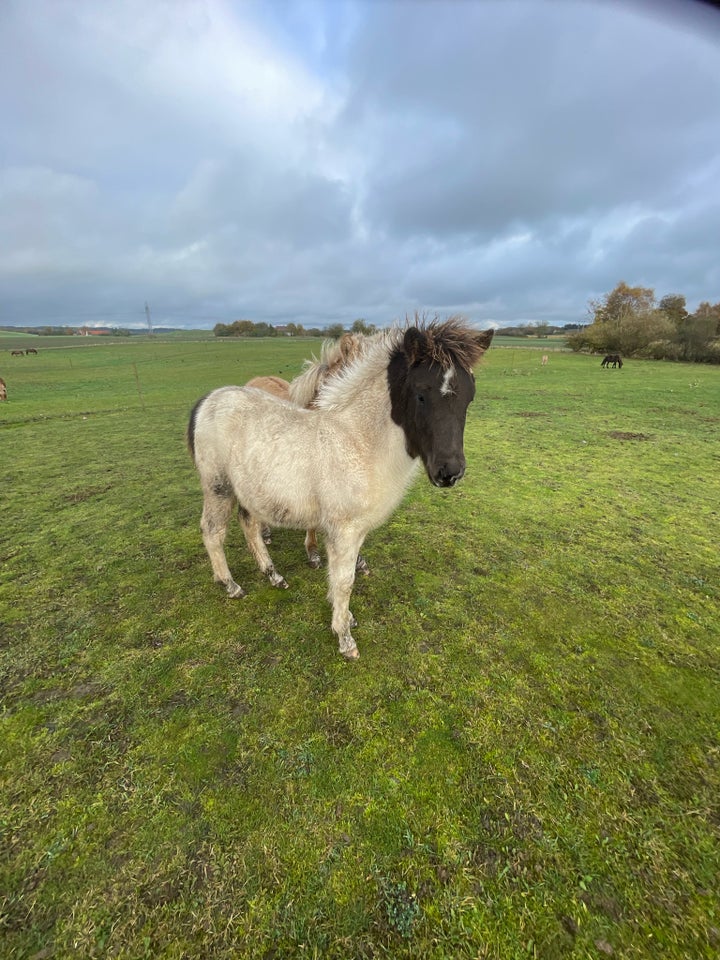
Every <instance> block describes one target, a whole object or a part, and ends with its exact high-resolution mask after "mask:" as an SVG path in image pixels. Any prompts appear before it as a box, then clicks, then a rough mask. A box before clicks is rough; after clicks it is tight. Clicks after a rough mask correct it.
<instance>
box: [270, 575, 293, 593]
mask: <svg viewBox="0 0 720 960" xmlns="http://www.w3.org/2000/svg"><path fill="white" fill-rule="evenodd" d="M270 583H271V584H272V585H273V586H274V587H277V588H278V590H287V589H288V587H289V584H288V582H287V580H286V579H285V577H280V576H277V577H273V578H272V580H271V581H270Z"/></svg>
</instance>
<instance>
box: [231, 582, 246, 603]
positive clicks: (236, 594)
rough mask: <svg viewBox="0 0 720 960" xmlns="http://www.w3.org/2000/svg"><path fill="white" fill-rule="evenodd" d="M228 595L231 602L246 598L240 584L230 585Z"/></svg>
mask: <svg viewBox="0 0 720 960" xmlns="http://www.w3.org/2000/svg"><path fill="white" fill-rule="evenodd" d="M227 595H228V596H229V597H230V599H231V600H239V599H240V597H244V596H245V591H244V590H243V588H242V587H241V586H240V584H239V583H229V584H228V585H227Z"/></svg>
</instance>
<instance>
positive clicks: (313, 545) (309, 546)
mask: <svg viewBox="0 0 720 960" xmlns="http://www.w3.org/2000/svg"><path fill="white" fill-rule="evenodd" d="M305 553H306V554H307V558H308V563H309V564H310V566H311V567H312V568H313V570H317V569H318V568H319V567H320V564H321V563H322V560H321V559H320V550H319V548H318V542H317V533H316V532H315V531H314V530H306V532H305Z"/></svg>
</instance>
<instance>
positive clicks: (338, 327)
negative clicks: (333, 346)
mask: <svg viewBox="0 0 720 960" xmlns="http://www.w3.org/2000/svg"><path fill="white" fill-rule="evenodd" d="M344 333H345V327H343V325H342V324H341V323H331V324H330V326H329V327H328V328H327V329H326V330H325V336H327V337H330V338H331V339H333V340H337V339H338V338H339V337H341V336H342V335H343V334H344Z"/></svg>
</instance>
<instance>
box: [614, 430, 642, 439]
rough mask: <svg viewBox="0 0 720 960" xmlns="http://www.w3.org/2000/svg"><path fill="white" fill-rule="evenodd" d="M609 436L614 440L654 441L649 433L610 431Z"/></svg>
mask: <svg viewBox="0 0 720 960" xmlns="http://www.w3.org/2000/svg"><path fill="white" fill-rule="evenodd" d="M608 436H609V437H612V438H613V440H652V437H651V436H650V434H649V433H627V432H626V431H625V430H610V431H609V433H608Z"/></svg>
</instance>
